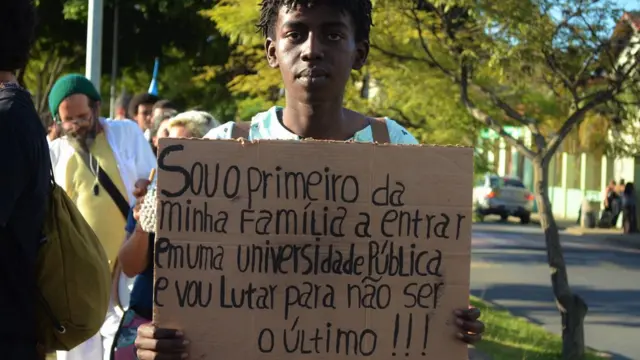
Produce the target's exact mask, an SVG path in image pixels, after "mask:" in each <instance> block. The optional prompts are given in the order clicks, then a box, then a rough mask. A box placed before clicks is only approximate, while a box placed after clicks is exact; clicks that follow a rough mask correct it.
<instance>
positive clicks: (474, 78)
mask: <svg viewBox="0 0 640 360" xmlns="http://www.w3.org/2000/svg"><path fill="white" fill-rule="evenodd" d="M376 7H378V9H380V8H382V9H384V11H385V12H386V14H387V16H386V17H384V18H378V19H377V24H376V25H377V27H383V28H385V29H388V31H381V32H376V34H377V35H378V36H379V37H376V38H374V39H372V45H373V48H374V51H376V52H378V53H379V54H381V55H384V56H386V57H388V58H389V59H393V60H395V61H398V62H402V63H403V64H406V63H419V64H422V65H423V66H425V67H426V68H429V69H431V71H433V72H435V73H437V74H438V78H439V79H446V80H447V81H449V83H450V84H451V85H453V86H454V87H455V89H456V93H457V94H458V96H457V97H458V99H459V102H460V104H462V105H463V106H464V108H465V109H466V111H467V112H468V113H469V115H470V116H471V117H472V118H473V119H474V120H475V121H476V122H477V123H479V124H482V125H483V126H485V127H487V128H490V129H492V130H494V131H495V132H496V133H498V134H499V135H500V136H501V137H502V138H503V139H504V140H505V141H506V142H507V143H509V144H510V145H511V146H513V147H515V148H516V149H517V150H518V151H519V152H520V153H521V154H523V155H524V156H526V157H527V158H528V159H530V160H531V161H532V163H533V166H534V173H535V175H534V179H535V180H534V182H535V193H536V200H537V203H538V208H539V212H540V220H541V226H542V229H543V231H544V235H545V240H546V248H547V259H548V264H549V267H550V268H551V284H552V287H553V294H554V297H555V299H556V302H557V305H558V309H559V311H560V313H561V318H562V320H561V321H562V328H563V331H562V339H563V350H562V352H563V358H564V359H583V358H584V352H585V345H584V327H583V324H584V317H585V316H586V313H587V310H588V307H587V305H586V303H585V302H584V300H583V299H582V298H581V297H580V296H578V295H576V294H575V293H573V291H572V289H571V287H570V285H569V280H568V276H567V270H566V264H565V261H564V257H563V252H562V247H561V245H560V239H559V233H558V226H557V224H556V222H555V219H554V216H553V212H552V208H551V202H550V199H549V193H548V183H549V163H550V161H551V160H552V157H553V156H554V154H555V153H556V151H557V150H558V148H559V147H560V145H561V143H562V142H563V140H565V139H566V138H567V136H569V135H570V134H571V133H572V132H573V131H575V130H576V128H577V127H578V126H579V125H580V124H581V123H582V122H583V121H584V119H585V117H586V116H587V115H588V114H590V113H592V112H593V111H594V110H596V109H597V108H598V107H600V106H605V105H607V104H615V103H617V102H618V101H619V96H620V95H621V94H623V93H625V92H626V91H628V89H629V88H631V87H634V86H638V82H637V81H635V82H634V81H633V80H632V78H631V74H633V73H634V71H635V70H636V69H637V68H638V62H639V61H638V58H633V57H630V58H629V59H628V61H626V62H625V63H619V62H618V59H617V58H616V55H615V46H614V44H612V43H611V42H610V41H609V40H610V35H611V34H610V29H611V26H612V25H613V24H614V23H615V22H617V21H618V20H619V19H620V16H621V15H622V12H621V11H620V10H619V9H616V8H615V6H614V4H613V2H612V1H608V0H596V1H575V0H505V1H499V2H498V1H493V0H480V1H471V0H455V1H454V0H451V1H440V0H433V1H426V0H410V1H409V0H377V1H376ZM399 29H400V30H399ZM406 29H412V31H411V32H408V31H407V30H406ZM398 33H399V34H403V35H404V34H410V36H406V35H405V36H404V37H399V36H397V34H398ZM407 43H409V44H411V45H412V47H411V50H409V51H408V50H407V46H406V45H405V46H403V44H407ZM531 96H533V97H537V98H540V99H544V100H546V101H547V102H553V103H555V108H556V109H555V110H554V111H558V110H560V111H561V112H563V113H564V119H563V121H562V122H561V124H560V126H557V127H556V129H554V131H549V130H550V128H551V127H553V126H551V125H553V122H549V121H545V117H546V116H547V115H550V114H544V113H538V114H536V113H535V112H532V111H525V110H526V107H524V108H522V107H521V106H520V105H521V103H522V99H524V98H526V97H531ZM540 110H544V109H540ZM514 123H515V124H518V125H520V126H524V127H527V128H528V129H530V130H531V133H532V143H533V146H531V147H528V146H526V145H525V143H524V142H523V141H522V140H518V139H515V138H513V137H512V136H510V135H509V134H508V133H507V132H506V131H505V129H504V126H505V125H506V124H514Z"/></svg>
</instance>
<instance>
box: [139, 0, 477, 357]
mask: <svg viewBox="0 0 640 360" xmlns="http://www.w3.org/2000/svg"><path fill="white" fill-rule="evenodd" d="M260 7H261V12H260V23H259V24H258V26H259V28H260V29H261V30H262V33H263V35H264V37H265V46H264V48H265V50H266V55H267V60H268V62H269V65H270V66H271V67H272V68H277V69H279V70H280V74H281V76H282V81H283V83H284V88H285V97H286V106H285V107H273V108H271V109H270V110H268V111H266V112H263V113H260V114H257V115H256V116H255V117H254V118H253V119H252V121H251V124H250V127H249V129H248V136H247V138H248V139H249V140H261V139H278V140H291V141H296V140H301V139H304V138H313V139H319V140H337V141H344V140H351V139H352V140H354V141H358V142H373V131H374V127H375V129H380V128H381V127H382V131H383V132H384V133H386V134H387V135H388V138H389V142H390V143H392V144H417V143H418V142H417V140H416V139H415V138H414V137H413V136H412V135H411V134H410V133H409V132H408V131H407V130H406V129H405V128H403V127H402V126H401V125H399V124H398V123H397V122H395V121H393V120H391V119H387V118H384V119H376V118H371V117H369V116H366V115H364V114H361V113H358V112H356V111H353V110H350V109H346V108H344V105H343V101H344V94H345V90H346V86H347V83H348V82H349V80H350V78H351V71H352V70H359V69H362V67H363V66H364V65H365V62H366V59H367V56H368V54H369V33H370V28H371V25H372V24H371V23H372V15H371V12H372V3H371V0H351V1H348V0H343V1H312V0H295V1H289V0H263V1H261V2H260ZM236 125H237V123H227V124H225V125H222V126H219V127H217V128H215V129H213V130H211V131H210V132H209V133H208V134H207V135H206V136H205V137H206V138H211V139H230V138H232V137H233V136H232V134H233V127H234V126H236ZM376 131H377V130H376ZM455 316H456V317H457V319H456V325H457V327H458V333H457V338H458V339H459V340H460V341H462V342H465V343H474V342H476V341H478V340H480V338H481V337H482V333H483V332H484V324H483V323H482V322H481V321H479V320H478V319H479V316H480V310H478V309H475V308H473V309H458V310H456V311H455ZM210 326H212V327H213V326H218V327H219V326H224V324H211V325H210ZM185 340H186V341H188V339H185V338H184V335H183V334H182V333H181V332H179V331H177V330H175V329H163V328H157V327H155V326H154V325H152V324H144V325H141V326H140V327H139V328H138V335H137V338H136V347H137V348H138V351H137V356H138V358H139V359H140V360H147V359H160V358H162V359H183V358H185V357H188V354H187V346H185V343H184V341H185ZM432 360H433V359H432Z"/></svg>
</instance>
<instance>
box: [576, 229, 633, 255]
mask: <svg viewBox="0 0 640 360" xmlns="http://www.w3.org/2000/svg"><path fill="white" fill-rule="evenodd" d="M566 232H567V233H568V234H571V235H577V236H589V237H590V238H594V239H597V240H600V241H606V242H613V243H616V244H618V245H621V246H624V247H628V248H634V249H639V250H640V233H637V234H624V233H623V232H622V229H597V228H596V229H585V228H581V227H579V226H573V227H570V228H567V229H566Z"/></svg>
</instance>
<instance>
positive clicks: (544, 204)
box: [534, 161, 588, 360]
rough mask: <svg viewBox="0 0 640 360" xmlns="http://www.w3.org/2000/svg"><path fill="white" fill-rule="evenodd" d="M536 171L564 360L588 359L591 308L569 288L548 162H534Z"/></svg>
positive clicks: (540, 210) (536, 187)
mask: <svg viewBox="0 0 640 360" xmlns="http://www.w3.org/2000/svg"><path fill="white" fill-rule="evenodd" d="M534 172H535V190H536V199H537V201H538V212H539V214H540V223H541V226H542V231H543V232H544V238H545V242H546V245H547V262H548V264H549V268H550V269H551V286H552V288H553V296H554V298H555V300H556V305H557V306H558V310H559V311H560V315H561V320H562V358H563V359H564V360H582V359H584V358H585V344H584V318H585V316H586V315H587V311H588V307H587V304H586V303H585V302H584V300H582V298H581V297H579V296H578V295H575V294H573V293H572V292H571V287H570V286H569V278H568V276H567V267H566V265H565V262H564V256H563V253H562V246H561V245H560V234H559V233H558V225H557V224H556V221H555V218H554V217H553V209H552V207H551V201H550V200H549V192H548V191H549V190H548V185H549V163H548V162H544V163H543V162H541V161H535V162H534Z"/></svg>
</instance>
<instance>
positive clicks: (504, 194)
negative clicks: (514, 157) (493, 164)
mask: <svg viewBox="0 0 640 360" xmlns="http://www.w3.org/2000/svg"><path fill="white" fill-rule="evenodd" d="M533 200H534V196H533V194H532V193H531V192H530V191H529V190H527V188H526V187H525V186H524V184H523V183H522V181H520V179H518V178H516V177H509V176H506V177H505V176H497V175H485V176H484V177H483V178H482V179H480V180H479V181H478V182H477V183H476V185H475V187H474V188H473V207H474V211H475V212H476V214H477V215H478V217H479V218H480V219H484V217H485V216H486V215H499V216H500V218H501V219H502V220H507V219H508V218H509V216H514V217H518V218H520V223H522V224H528V223H529V222H530V221H531V211H532V210H533Z"/></svg>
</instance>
